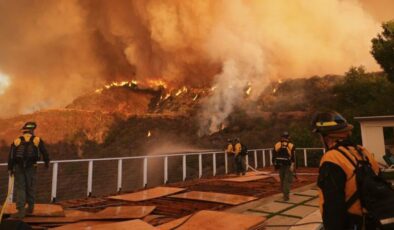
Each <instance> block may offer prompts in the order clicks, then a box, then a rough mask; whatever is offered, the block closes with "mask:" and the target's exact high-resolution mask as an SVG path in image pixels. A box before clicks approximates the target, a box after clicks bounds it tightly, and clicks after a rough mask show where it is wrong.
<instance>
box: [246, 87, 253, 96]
mask: <svg viewBox="0 0 394 230" xmlns="http://www.w3.org/2000/svg"><path fill="white" fill-rule="evenodd" d="M251 92H252V86H249V87H248V89H247V90H246V92H245V93H246V95H248V96H250V93H251Z"/></svg>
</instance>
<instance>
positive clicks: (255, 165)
mask: <svg viewBox="0 0 394 230" xmlns="http://www.w3.org/2000/svg"><path fill="white" fill-rule="evenodd" d="M253 154H254V168H255V169H257V150H254V151H253Z"/></svg>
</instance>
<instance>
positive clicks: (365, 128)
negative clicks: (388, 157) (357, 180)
mask: <svg viewBox="0 0 394 230" xmlns="http://www.w3.org/2000/svg"><path fill="white" fill-rule="evenodd" d="M360 125H361V137H362V141H363V146H364V147H366V148H367V149H368V150H369V151H370V152H372V153H373V154H374V156H375V159H376V160H378V161H379V162H380V163H383V164H384V163H385V162H384V160H383V156H384V154H385V145H384V134H383V127H394V119H393V120H384V121H360Z"/></svg>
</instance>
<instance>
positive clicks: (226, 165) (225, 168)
mask: <svg viewBox="0 0 394 230" xmlns="http://www.w3.org/2000/svg"><path fill="white" fill-rule="evenodd" d="M224 172H225V173H226V174H228V160H227V152H224Z"/></svg>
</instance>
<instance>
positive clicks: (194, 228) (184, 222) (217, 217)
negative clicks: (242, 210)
mask: <svg viewBox="0 0 394 230" xmlns="http://www.w3.org/2000/svg"><path fill="white" fill-rule="evenodd" d="M265 220H266V218H265V217H263V216H252V215H243V214H236V213H229V212H218V211H208V210H203V211H200V212H197V213H195V214H193V215H191V216H186V217H183V218H180V219H177V220H174V221H171V222H169V223H166V224H163V225H160V226H158V228H159V229H160V230H169V229H178V230H200V229H201V230H217V229H226V230H239V229H256V226H259V225H261V224H262V223H263V222H264V221H265Z"/></svg>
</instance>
